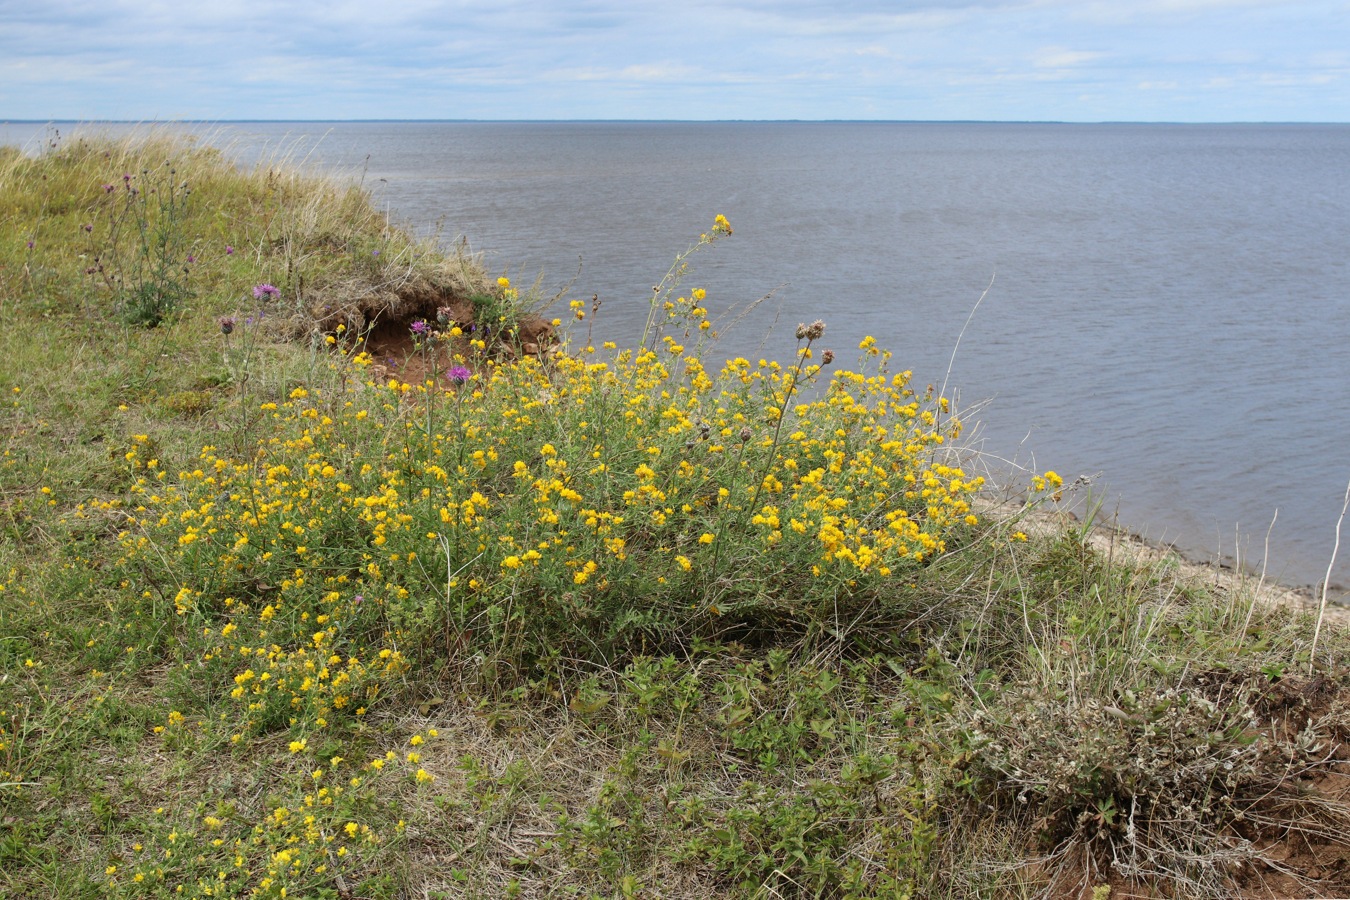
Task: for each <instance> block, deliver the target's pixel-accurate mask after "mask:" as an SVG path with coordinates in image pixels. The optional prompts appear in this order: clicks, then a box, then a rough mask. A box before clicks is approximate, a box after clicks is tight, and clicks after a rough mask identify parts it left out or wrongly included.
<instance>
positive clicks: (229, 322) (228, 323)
mask: <svg viewBox="0 0 1350 900" xmlns="http://www.w3.org/2000/svg"><path fill="white" fill-rule="evenodd" d="M234 325H235V322H234V316H221V317H220V333H221V334H229V333H230V332H232V331H234Z"/></svg>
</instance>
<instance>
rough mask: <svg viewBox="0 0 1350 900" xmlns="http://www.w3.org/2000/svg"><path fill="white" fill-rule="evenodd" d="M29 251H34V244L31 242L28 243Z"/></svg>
mask: <svg viewBox="0 0 1350 900" xmlns="http://www.w3.org/2000/svg"><path fill="white" fill-rule="evenodd" d="M28 249H29V250H32V249H33V242H32V241H29V242H28Z"/></svg>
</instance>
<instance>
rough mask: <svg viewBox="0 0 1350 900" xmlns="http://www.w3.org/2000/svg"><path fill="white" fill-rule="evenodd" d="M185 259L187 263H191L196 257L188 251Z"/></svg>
mask: <svg viewBox="0 0 1350 900" xmlns="http://www.w3.org/2000/svg"><path fill="white" fill-rule="evenodd" d="M187 261H188V264H189V265H191V264H192V263H195V262H196V261H197V257H195V256H193V255H192V254H191V253H189V254H188V257H187Z"/></svg>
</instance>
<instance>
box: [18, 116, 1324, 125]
mask: <svg viewBox="0 0 1350 900" xmlns="http://www.w3.org/2000/svg"><path fill="white" fill-rule="evenodd" d="M286 123H300V124H353V125H359V124H442V125H449V124H465V125H475V124H485V125H568V124H576V125H586V124H595V125H605V124H641V125H662V124H669V125H717V124H733V125H756V124H763V125H774V124H799V125H1347V124H1350V122H1346V121H1336V120H1314V119H1223V120H1214V121H1201V120H1187V119H1093V120H1074V119H624V118H613V119H604V118H582V119H530V118H522V119H476V118H459V119H437V118H378V119H376V118H353V119H329V118H318V119H314V118H297V119H288V118H241V119H186V118H184V119H79V118H44V119H20V118H14V119H10V118H4V117H0V125H246V124H286Z"/></svg>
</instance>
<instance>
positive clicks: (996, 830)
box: [0, 133, 1350, 898]
mask: <svg viewBox="0 0 1350 900" xmlns="http://www.w3.org/2000/svg"><path fill="white" fill-rule="evenodd" d="M124 174H125V175H129V176H131V177H130V178H129V179H124V178H123V175H124ZM105 186H111V190H109V189H108V188H107V187H105ZM130 187H137V188H138V189H140V188H142V187H143V190H141V192H140V193H138V194H131V193H130V191H129V188H130ZM152 190H153V193H151V191H152ZM0 223H2V224H3V228H2V229H0V234H3V235H4V236H5V239H4V242H3V244H0V309H3V312H4V319H5V325H6V327H5V328H4V329H0V354H3V356H0V358H3V359H4V360H5V364H4V366H3V367H2V368H0V392H3V396H4V398H5V403H6V406H5V408H4V410H3V411H2V412H0V416H2V417H3V418H0V422H2V423H3V424H0V442H2V443H3V448H2V450H0V509H2V510H3V514H2V515H0V528H3V531H4V539H3V542H0V588H2V589H3V590H0V673H3V674H0V823H2V824H0V895H3V896H14V897H26V896H52V897H80V896H90V897H105V896H111V897H159V896H165V897H168V896H175V897H176V896H199V897H200V896H214V897H235V896H260V897H278V896H282V891H283V890H284V891H285V896H290V897H336V898H351V897H406V896H417V897H424V896H430V897H501V896H529V897H670V898H676V897H707V896H728V897H746V898H758V897H764V898H768V897H785V896H786V897H838V898H869V897H877V898H881V897H886V898H890V897H904V896H912V897H971V898H974V897H982V898H983V897H988V898H995V897H1031V896H1055V897H1060V896H1079V895H1082V896H1104V895H1105V893H1106V892H1107V891H1108V890H1110V891H1114V892H1115V893H1112V894H1111V895H1112V896H1119V895H1123V894H1124V893H1125V892H1127V891H1130V890H1138V891H1141V892H1151V893H1149V895H1150V896H1175V897H1214V896H1242V895H1243V894H1244V892H1248V891H1257V890H1261V889H1264V890H1266V891H1267V892H1268V893H1273V894H1274V895H1281V892H1284V895H1288V896H1294V895H1298V894H1297V892H1298V891H1299V890H1303V891H1305V892H1307V893H1309V894H1311V893H1317V892H1323V893H1325V892H1327V891H1335V890H1337V889H1345V887H1346V885H1345V883H1344V881H1345V879H1344V876H1343V875H1342V874H1339V872H1340V870H1339V869H1338V868H1337V867H1336V866H1334V865H1330V864H1327V863H1326V861H1325V857H1327V856H1328V855H1332V856H1336V855H1338V854H1343V853H1344V846H1343V844H1342V843H1341V842H1342V841H1343V840H1344V839H1343V837H1342V836H1343V835H1344V834H1346V833H1350V830H1347V827H1346V826H1347V825H1348V824H1350V817H1348V816H1347V813H1350V809H1348V808H1347V807H1346V805H1345V804H1344V802H1342V801H1341V800H1340V799H1339V798H1337V797H1336V796H1334V795H1333V794H1332V793H1331V791H1330V784H1331V782H1328V781H1327V780H1326V779H1327V778H1328V776H1331V775H1334V774H1335V772H1336V767H1337V766H1338V765H1340V762H1339V760H1340V757H1341V756H1342V755H1343V753H1341V751H1340V749H1339V747H1340V744H1341V742H1342V741H1343V740H1344V738H1345V737H1346V734H1347V730H1348V729H1350V718H1347V712H1346V710H1347V707H1346V699H1345V697H1346V695H1345V691H1344V687H1345V683H1346V672H1345V670H1344V666H1343V664H1342V663H1340V662H1338V660H1342V659H1344V653H1345V650H1346V648H1347V643H1346V640H1345V636H1344V634H1343V633H1341V632H1339V631H1334V632H1331V633H1329V634H1326V635H1323V643H1322V644H1321V645H1319V653H1318V660H1317V661H1316V664H1311V665H1310V662H1309V653H1310V649H1311V641H1312V622H1311V621H1309V620H1307V619H1306V618H1305V617H1300V616H1299V615H1297V614H1296V613H1295V612H1294V611H1292V610H1289V609H1285V608H1279V607H1274V606H1269V605H1264V604H1259V603H1257V600H1256V598H1255V591H1254V587H1253V586H1252V585H1250V584H1247V583H1244V582H1240V581H1239V582H1237V583H1236V584H1235V586H1233V587H1230V588H1226V589H1223V590H1219V589H1217V588H1215V587H1214V586H1213V584H1212V583H1211V584H1209V585H1205V584H1200V583H1196V582H1193V581H1188V580H1187V579H1186V578H1185V577H1183V575H1182V574H1181V572H1180V570H1179V569H1178V567H1177V566H1176V565H1175V564H1174V562H1173V561H1168V560H1164V561H1162V562H1159V563H1151V564H1146V563H1141V562H1138V561H1130V560H1129V559H1128V558H1127V556H1126V555H1125V554H1119V555H1117V554H1114V553H1111V554H1103V553H1102V552H1100V551H1098V550H1096V549H1094V548H1093V546H1092V545H1091V543H1090V542H1089V541H1088V540H1087V537H1088V535H1087V531H1086V529H1082V528H1077V529H1066V528H1065V527H1063V526H1059V527H1032V524H1030V523H1033V522H1039V521H1040V520H1039V519H1038V518H1037V516H1038V515H1039V513H1040V512H1041V511H1042V510H1043V509H1045V508H1049V507H1053V505H1054V504H1055V502H1056V501H1055V499H1054V498H1055V496H1056V490H1057V488H1058V487H1059V485H1058V483H1057V476H1054V475H1053V473H1046V474H1045V475H1040V476H1034V477H1031V478H1029V479H1028V481H1029V485H1028V488H1027V504H1028V506H1027V508H1026V509H1018V510H1017V511H1015V512H1014V513H995V512H994V511H992V510H993V507H991V506H990V505H989V504H986V503H984V498H983V496H982V495H983V493H984V490H985V488H984V485H983V484H982V481H981V480H980V479H978V478H975V477H973V476H971V475H969V474H967V471H966V468H968V466H969V463H970V457H969V454H966V453H965V452H964V451H962V450H961V448H960V443H959V434H960V429H961V425H960V423H959V421H957V420H955V419H953V418H951V417H950V416H949V414H948V413H949V410H948V407H947V403H946V401H945V400H944V399H943V398H941V397H937V396H933V395H932V394H931V393H916V392H914V391H912V390H911V389H910V388H909V375H908V373H906V372H903V371H898V370H896V369H895V368H894V367H893V366H892V364H891V360H890V358H889V355H888V354H886V353H884V352H883V351H881V350H880V349H879V348H877V347H875V345H874V344H873V343H872V342H871V341H870V340H869V341H865V342H864V343H863V345H862V346H861V347H859V348H857V350H856V351H850V352H849V353H847V354H846V353H845V352H844V351H843V350H842V349H841V350H839V352H838V353H837V354H836V353H835V352H828V353H827V352H826V348H827V347H828V346H829V332H828V328H827V323H819V324H813V325H803V326H801V328H800V329H799V334H798V339H797V342H796V343H795V345H788V346H785V347H784V348H783V356H784V360H783V362H782V363H781V364H765V365H763V366H755V365H751V364H749V363H748V362H745V361H731V362H729V363H727V365H725V366H723V365H721V363H720V361H715V360H713V359H711V358H710V352H711V351H709V349H708V343H707V338H708V337H709V334H710V331H711V328H710V327H709V326H708V325H707V324H706V323H707V314H706V310H705V309H704V307H703V305H702V303H703V300H704V295H703V292H702V291H701V290H697V289H694V290H691V289H688V288H685V287H683V286H682V284H681V282H682V279H683V278H684V277H686V275H688V273H689V272H690V271H691V266H692V260H693V259H694V258H695V254H697V253H701V252H704V250H705V249H706V248H707V246H708V245H710V244H712V243H714V242H720V241H722V240H723V239H724V238H726V237H727V236H728V235H729V234H730V226H729V225H728V224H727V223H726V222H725V220H722V219H719V220H718V221H717V223H716V225H715V226H714V227H713V228H712V229H710V231H709V233H708V234H706V235H703V236H701V237H700V238H699V239H698V240H697V241H696V242H695V244H694V245H693V246H692V247H691V248H690V249H689V251H687V252H686V253H683V254H681V255H680V256H679V257H677V258H676V263H675V265H674V266H673V267H672V269H671V270H670V273H669V274H668V275H667V277H666V279H665V281H664V282H663V283H662V285H661V289H660V290H659V291H658V292H657V293H656V296H655V299H654V301H653V306H652V315H651V318H650V322H649V326H648V330H647V335H646V336H645V338H644V341H643V342H642V345H641V346H637V347H632V348H615V347H610V346H601V347H593V346H590V345H589V343H587V344H586V345H563V346H561V347H560V348H556V349H555V350H553V351H550V350H548V348H544V349H543V350H541V351H537V350H529V351H527V350H526V349H525V347H526V341H525V338H524V333H525V332H524V329H525V328H526V327H527V325H528V323H529V322H530V321H531V316H533V315H534V314H535V313H536V312H537V310H536V309H535V307H536V306H537V304H536V303H535V301H534V299H533V298H531V297H529V296H527V297H521V296H520V295H519V293H518V292H517V291H516V290H515V289H514V288H513V287H512V286H511V285H510V283H509V282H508V281H506V280H505V279H502V280H494V279H492V278H491V277H489V275H488V274H487V273H486V272H484V271H483V269H482V267H481V265H480V264H479V263H478V261H477V260H476V259H474V258H473V257H470V256H466V255H464V254H462V253H457V252H451V253H446V252H444V251H442V250H439V249H437V248H436V246H435V245H434V243H431V242H421V243H419V242H417V241H415V240H413V239H411V238H409V237H408V236H407V235H406V233H405V232H404V231H401V230H399V229H398V228H395V227H392V226H391V225H390V224H389V222H388V221H387V220H386V219H385V218H384V217H382V216H380V215H378V214H377V213H375V212H374V211H373V210H372V208H371V207H370V205H369V202H368V199H367V198H366V197H365V196H364V195H363V194H362V193H361V192H360V191H359V190H357V189H355V188H349V187H346V186H342V185H336V184H333V183H331V182H329V181H325V180H322V179H318V178H315V177H313V176H307V175H304V174H301V173H298V172H296V171H295V170H294V169H293V168H291V167H290V166H289V165H288V164H287V163H286V162H285V161H284V160H282V161H272V162H270V163H267V164H263V165H261V166H259V167H257V168H255V169H252V170H240V169H238V168H237V167H235V166H233V165H232V164H230V163H229V162H228V161H227V160H226V159H225V158H224V157H222V156H221V155H219V154H218V153H216V152H215V151H212V150H208V149H203V148H196V147H193V146H191V145H188V144H184V143H181V142H177V141H175V140H172V139H169V138H166V137H164V136H162V135H158V134H154V133H150V134H147V135H144V136H142V137H141V138H139V139H136V140H133V141H130V142H127V143H123V144H112V143H108V142H105V141H100V140H94V139H91V140H89V141H76V142H74V143H69V144H66V145H65V146H63V147H59V148H51V149H49V150H48V151H46V152H44V154H43V155H41V156H40V157H37V158H28V157H23V156H20V155H18V154H15V153H12V152H10V151H5V152H4V153H3V154H0ZM86 225H88V226H90V228H89V229H88V230H86V229H85V226H86ZM30 240H31V241H32V242H33V246H32V248H29V247H28V242H29V241H30ZM226 248H230V250H229V251H228V252H227V250H226ZM376 251H379V252H378V253H376ZM188 256H191V257H192V261H191V262H188V261H187V257H188ZM95 260H97V262H95ZM169 262H171V263H172V265H169V264H168V263H169ZM99 266H102V271H100V270H99ZM91 269H92V271H91ZM260 285H271V286H274V287H275V288H276V293H275V295H272V293H271V292H270V291H261V290H260V291H258V293H259V294H261V296H259V297H255V291H254V289H255V287H257V286H260ZM438 310H443V311H444V312H443V313H442V315H441V319H442V320H443V321H438V320H437V311H438ZM592 312H594V311H592ZM572 314H573V315H574V316H575V317H576V318H578V319H580V318H584V317H585V315H586V309H585V307H584V305H582V304H576V303H574V304H573V305H572ZM226 317H228V318H230V319H232V322H231V323H230V326H229V327H228V328H222V324H221V323H222V319H223V318H226ZM599 324H600V328H599V329H598V331H599V332H600V333H603V330H604V326H603V322H600V323H599ZM414 325H416V329H414V327H413V326H414ZM920 325H921V323H920ZM470 326H473V327H472V328H470ZM538 333H539V332H531V333H530V337H531V338H532V339H537V338H536V337H535V336H536V334H538ZM377 336H378V337H380V338H381V339H382V340H390V341H392V340H394V339H397V341H398V342H399V343H398V344H397V345H398V346H401V347H404V348H406V351H405V352H406V354H407V355H408V359H407V360H405V361H400V362H402V363H403V365H402V367H401V368H395V369H393V370H389V369H386V368H382V367H381V366H380V365H379V364H377V362H376V360H375V359H374V358H373V357H372V355H371V353H370V352H366V351H368V350H370V349H371V347H372V346H373V345H374V341H375V339H376V337H377ZM361 338H366V339H367V340H368V341H369V342H370V343H368V344H365V345H363V344H361V343H360V339H361ZM530 343H533V340H531V341H530ZM386 346H387V345H386ZM846 355H847V356H849V357H850V359H849V361H848V363H845V361H844V357H845V356H846ZM836 357H838V358H837V359H836ZM855 358H856V359H855ZM452 366H456V367H463V368H462V369H456V370H455V377H453V378H450V377H448V374H449V372H450V367H452ZM401 374H402V375H406V376H407V378H408V381H405V380H403V378H401V377H400V375H401ZM409 382H411V383H409ZM808 386H810V387H811V388H812V391H811V393H810V396H811V397H816V398H818V399H808V398H807V397H806V396H804V395H805V394H806V391H805V390H804V389H805V388H807V387H808ZM986 509H989V510H990V511H988V512H984V511H982V510H986ZM1028 533H1029V534H1030V535H1031V536H1030V537H1027V534H1028ZM1310 672H1311V674H1309V673H1310ZM1291 835H1296V836H1297V840H1293V839H1291V837H1290V836H1291ZM1310 848H1311V849H1315V850H1316V852H1317V853H1319V854H1321V855H1322V857H1324V859H1323V861H1322V862H1320V863H1314V862H1311V861H1309V860H1311V856H1309V855H1308V854H1309V853H1310V852H1311V851H1310ZM1277 851H1278V852H1277ZM1285 851H1287V852H1285ZM1300 854H1302V855H1300ZM1338 858H1339V857H1338ZM1263 879H1264V881H1263ZM1280 879H1284V880H1283V881H1281V880H1280ZM1300 879H1301V881H1300ZM1318 879H1321V881H1319V880H1318ZM1262 884H1264V885H1265V888H1261V885H1262ZM1094 892H1095V893H1094Z"/></svg>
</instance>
